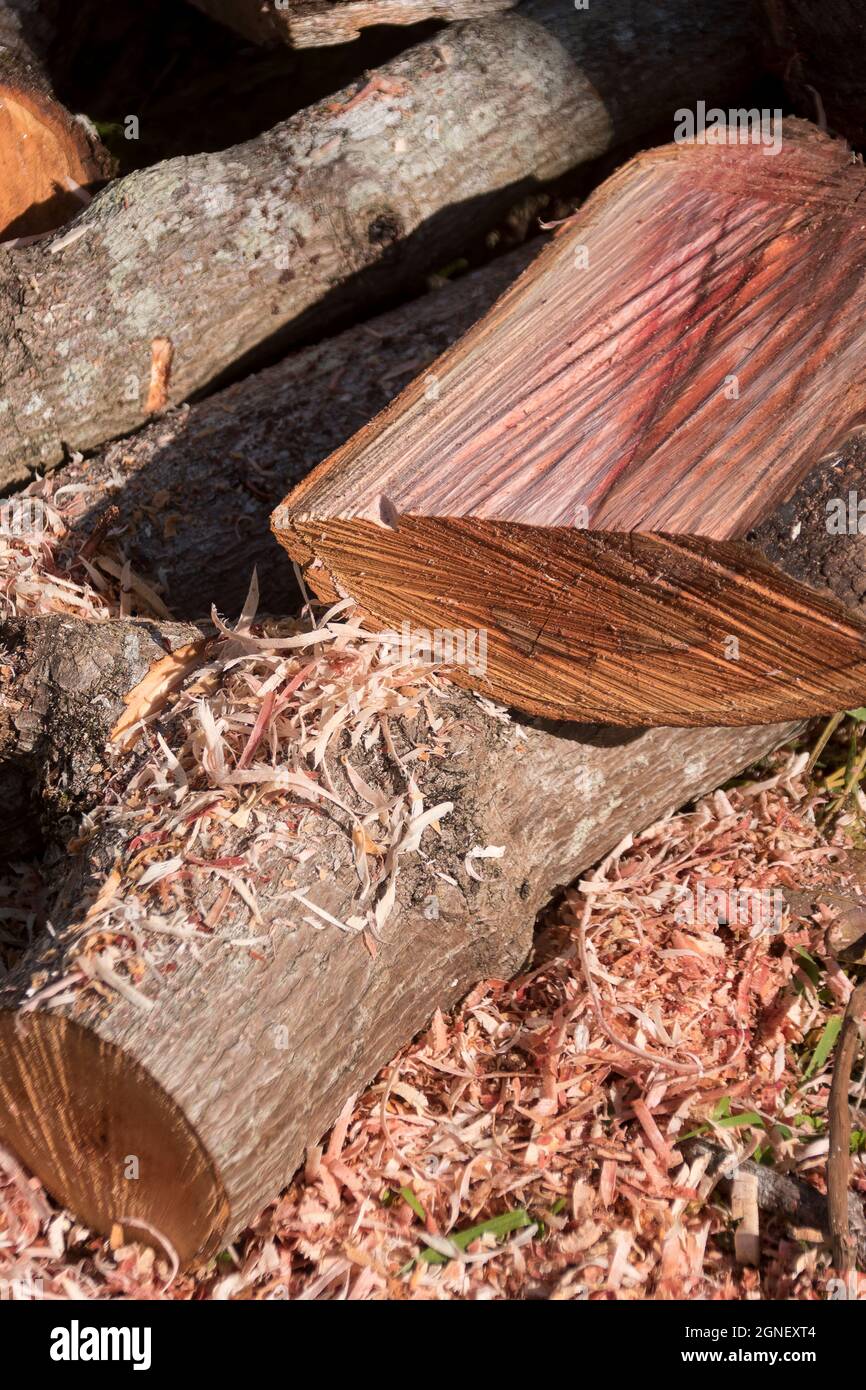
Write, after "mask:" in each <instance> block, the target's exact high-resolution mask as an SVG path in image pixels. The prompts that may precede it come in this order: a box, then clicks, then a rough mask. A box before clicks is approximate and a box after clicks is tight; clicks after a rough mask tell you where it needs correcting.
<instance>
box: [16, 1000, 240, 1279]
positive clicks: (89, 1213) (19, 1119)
mask: <svg viewBox="0 0 866 1390" xmlns="http://www.w3.org/2000/svg"><path fill="white" fill-rule="evenodd" d="M0 1053H2V1055H3V1059H4V1060H3V1066H2V1068H0V1102H2V1106H0V1108H2V1110H3V1112H4V1126H3V1137H4V1142H8V1144H9V1145H10V1147H11V1148H12V1149H13V1150H14V1151H15V1153H16V1154H17V1156H18V1157H19V1158H20V1159H21V1161H22V1162H23V1163H24V1164H26V1166H27V1167H28V1168H29V1169H30V1170H31V1171H32V1172H33V1173H35V1174H36V1176H37V1177H38V1178H39V1180H40V1182H42V1183H43V1184H44V1186H45V1187H46V1189H47V1190H48V1191H49V1192H51V1193H52V1194H53V1195H54V1196H55V1197H56V1198H57V1200H58V1201H59V1202H61V1203H62V1204H63V1205H64V1206H65V1207H68V1208H69V1209H70V1210H72V1211H74V1212H75V1213H76V1214H77V1216H78V1217H79V1218H80V1219H81V1220H82V1221H83V1222H84V1223H85V1224H86V1225H88V1226H90V1227H92V1229H93V1230H95V1231H98V1232H100V1233H101V1234H103V1235H108V1234H110V1232H111V1230H112V1228H113V1227H114V1226H115V1225H120V1226H121V1227H122V1228H123V1231H124V1235H125V1237H126V1238H128V1239H132V1238H136V1237H141V1238H142V1239H144V1240H146V1241H147V1242H148V1243H151V1244H162V1245H164V1247H165V1249H166V1252H167V1253H168V1254H169V1255H171V1254H172V1253H174V1254H175V1255H176V1256H177V1258H178V1259H179V1260H180V1261H181V1263H186V1262H188V1261H189V1260H191V1259H193V1258H194V1257H196V1256H207V1255H211V1254H213V1253H214V1252H215V1251H216V1249H217V1248H218V1245H219V1239H220V1235H221V1233H222V1231H223V1230H224V1229H225V1227H226V1223H227V1219H228V1204H227V1201H226V1198H225V1195H224V1193H223V1191H222V1188H221V1186H220V1183H219V1180H218V1178H217V1176H216V1174H215V1171H214V1168H213V1165H212V1164H211V1162H210V1159H209V1157H208V1155H207V1153H206V1152H205V1150H204V1148H203V1147H202V1145H201V1143H200V1141H199V1139H198V1137H197V1135H196V1134H195V1132H194V1130H193V1128H192V1126H191V1125H190V1123H189V1121H188V1119H187V1118H186V1116H185V1115H184V1113H183V1111H182V1110H181V1109H180V1107H178V1106H177V1105H175V1103H174V1102H173V1101H172V1100H171V1099H170V1098H169V1097H168V1096H167V1095H166V1093H165V1091H164V1090H163V1089H162V1088H161V1086H159V1084H158V1083H157V1082H156V1081H155V1080H154V1078H153V1077H152V1076H150V1075H149V1074H148V1073H147V1071H145V1069H144V1068H143V1067H141V1066H140V1065H139V1064H138V1063H137V1062H136V1061H135V1060H134V1058H132V1057H130V1056H129V1055H128V1054H127V1053H125V1052H124V1051H122V1050H121V1049H120V1048H118V1047H115V1046H113V1045H112V1044H110V1043H108V1042H106V1041H105V1040H104V1039H101V1038H100V1037H98V1035H97V1034H96V1033H95V1032H93V1031H91V1030H89V1029H86V1028H82V1027H79V1026H78V1025H77V1024H76V1023H74V1022H72V1021H71V1020H69V1019H67V1018H64V1017H62V1016H61V1015H60V1014H56V1013H49V1012H44V1011H40V1012H34V1013H32V1014H27V1013H17V1012H12V1011H9V1010H2V1011H0Z"/></svg>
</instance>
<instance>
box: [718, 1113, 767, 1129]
mask: <svg viewBox="0 0 866 1390" xmlns="http://www.w3.org/2000/svg"><path fill="white" fill-rule="evenodd" d="M713 1124H714V1125H718V1126H719V1129H740V1128H742V1127H743V1126H744V1125H754V1126H755V1128H756V1129H765V1128H766V1126H765V1124H764V1118H763V1116H762V1115H759V1114H758V1112H757V1110H742V1111H741V1112H740V1114H739V1115H723V1116H722V1118H721V1119H720V1120H713Z"/></svg>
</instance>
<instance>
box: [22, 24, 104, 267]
mask: <svg viewBox="0 0 866 1390" xmlns="http://www.w3.org/2000/svg"><path fill="white" fill-rule="evenodd" d="M46 39H47V33H46V32H45V28H44V24H43V22H42V20H41V16H40V13H39V7H38V5H35V4H33V3H28V0H17V3H16V0H7V3H4V4H0V241H4V240H5V241H8V240H9V239H10V238H14V237H19V236H34V235H37V234H39V233H42V232H48V231H51V230H52V229H53V228H55V227H60V226H62V224H63V223H64V222H68V221H69V219H70V218H72V217H74V216H75V214H76V213H78V212H80V211H81V207H82V201H84V202H86V201H87V190H88V189H89V188H91V187H92V186H93V185H95V184H97V183H100V182H104V180H105V179H107V178H108V177H109V174H110V170H111V161H110V158H109V156H108V154H107V152H106V151H105V149H104V148H103V147H102V145H101V143H100V141H99V138H98V136H97V135H96V132H95V131H94V130H93V129H92V128H91V127H90V126H89V125H88V124H86V123H85V122H83V121H81V120H78V119H76V118H75V117H73V116H71V115H70V113H69V112H68V111H67V110H66V108H65V107H64V106H63V105H62V104H61V103H60V102H59V101H58V100H57V97H56V96H55V95H54V92H53V91H52V89H51V83H50V81H49V79H48V77H47V75H46V72H45V69H44V67H43V65H42V62H41V61H40V56H39V49H40V47H41V44H40V42H39V41H40V40H41V41H42V43H44V42H45V41H46Z"/></svg>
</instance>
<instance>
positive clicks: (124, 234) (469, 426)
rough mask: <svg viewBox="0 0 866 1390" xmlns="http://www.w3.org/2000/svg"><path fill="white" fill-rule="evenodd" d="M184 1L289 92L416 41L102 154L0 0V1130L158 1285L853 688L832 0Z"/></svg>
mask: <svg viewBox="0 0 866 1390" xmlns="http://www.w3.org/2000/svg"><path fill="white" fill-rule="evenodd" d="M194 3H195V5H196V8H197V10H198V11H203V12H204V13H205V15H206V16H207V18H201V19H200V22H201V24H202V25H209V24H212V23H213V24H219V25H225V26H228V27H229V29H230V32H231V33H232V34H236V36H237V38H236V41H237V43H238V44H248V43H249V42H250V41H252V42H253V43H255V44H262V45H273V44H288V45H291V46H292V48H293V50H297V61H298V63H299V64H303V63H304V62H305V61H310V62H312V61H314V57H313V58H310V57H309V55H308V54H307V49H308V48H309V49H310V52H311V53H312V54H313V55H315V54H316V53H317V52H318V51H319V48H320V47H321V46H329V45H336V44H341V43H346V42H348V41H351V40H354V39H355V38H356V37H357V35H358V34H359V33H360V32H361V31H362V30H364V31H365V38H364V40H363V41H364V42H366V39H367V37H368V35H369V34H370V33H372V34H373V36H374V38H373V41H374V42H375V35H376V33H378V32H380V31H379V30H378V29H377V28H376V26H383V25H388V26H397V25H400V26H406V27H404V28H403V30H402V32H403V34H404V37H405V45H404V46H403V47H402V49H400V48H399V45H398V50H399V51H398V52H397V56H396V57H390V58H389V59H388V60H387V61H383V62H382V63H381V64H380V65H378V66H375V67H373V68H367V69H366V70H364V71H363V72H359V73H358V74H357V77H356V79H355V80H353V81H352V82H351V83H350V84H349V85H348V86H347V87H345V88H344V89H342V90H337V91H334V92H331V93H329V94H328V95H327V96H326V97H324V98H323V99H322V100H320V101H318V102H317V103H316V104H314V105H312V106H309V107H305V108H304V109H302V110H299V111H294V112H290V113H289V114H287V116H286V118H285V119H284V120H283V121H281V123H280V124H278V125H277V126H276V127H275V128H270V129H267V130H263V131H262V132H261V133H260V134H259V135H257V136H256V138H254V139H252V140H247V141H245V142H244V143H241V144H238V145H237V146H235V147H233V148H229V149H225V150H223V151H220V152H214V151H205V152H201V153H197V154H194V155H190V156H187V157H185V158H183V159H172V160H166V161H164V162H162V163H157V164H154V165H152V166H149V167H145V168H142V169H137V170H135V171H134V172H131V173H128V174H126V175H125V176H122V177H121V176H118V175H117V174H116V172H115V167H114V164H113V160H112V157H111V156H109V154H108V153H107V152H106V150H105V149H104V147H103V145H102V143H101V140H100V137H99V134H98V132H97V130H96V129H95V128H94V126H93V125H92V123H91V122H90V121H89V120H88V119H87V118H86V117H84V116H81V115H78V114H76V113H74V112H70V111H69V110H68V109H67V106H66V104H65V103H64V101H63V98H64V95H65V93H64V90H63V83H62V82H58V81H57V80H56V79H55V66H54V65H55V64H56V61H57V59H56V55H57V53H58V51H59V50H62V48H63V45H64V42H65V39H66V37H67V36H66V34H65V30H64V24H66V23H68V22H69V19H68V15H67V16H66V17H65V16H64V10H63V7H62V6H57V5H54V4H50V3H46V4H44V5H40V4H39V3H38V0H17V3H12V0H10V2H9V3H7V4H5V5H3V6H2V7H0V24H2V26H3V27H2V38H3V48H2V51H0V87H2V93H0V98H2V99H0V222H2V237H3V246H2V249H0V325H2V334H3V383H2V388H0V482H2V485H3V489H4V492H5V494H6V498H5V502H4V504H3V512H2V521H3V525H2V528H0V532H2V534H0V570H2V575H3V597H4V600H5V602H4V604H3V608H2V612H0V626H2V644H3V661H2V666H0V687H2V704H0V751H2V761H0V786H2V792H3V796H2V806H0V817H2V824H3V827H4V830H5V846H6V858H7V859H13V860H20V859H22V858H23V857H25V856H30V857H31V858H38V860H39V863H40V865H41V869H42V872H43V874H44V881H45V884H46V893H45V904H44V908H43V918H44V921H45V922H46V923H48V922H50V930H48V929H46V930H45V931H43V932H42V933H41V934H40V933H39V932H35V933H33V934H32V940H30V941H29V942H28V944H27V946H26V949H20V950H9V952H8V957H7V959H6V966H7V968H6V970H5V973H4V974H2V975H0V991H2V992H0V1047H2V1056H0V1139H2V1142H3V1143H4V1144H7V1145H8V1146H9V1147H10V1148H11V1149H13V1150H14V1151H15V1152H16V1153H17V1154H18V1156H19V1157H20V1159H21V1160H22V1161H23V1163H24V1164H25V1165H26V1166H27V1167H28V1168H30V1169H31V1170H32V1171H33V1172H35V1173H36V1174H37V1175H38V1176H39V1177H40V1178H41V1179H42V1181H43V1182H44V1183H45V1184H46V1186H47V1187H48V1188H49V1190H50V1191H51V1192H52V1193H53V1194H54V1195H56V1196H57V1197H58V1198H59V1199H60V1200H61V1201H63V1202H64V1203H66V1204H67V1205H69V1206H71V1207H72V1209H73V1210H75V1211H76V1213H78V1214H79V1215H80V1216H81V1217H82V1218H83V1219H85V1220H86V1221H87V1222H89V1223H90V1224H91V1225H92V1226H93V1227H94V1228H96V1229H98V1230H102V1231H110V1230H111V1229H112V1228H113V1227H115V1226H117V1225H121V1226H122V1227H123V1228H124V1229H125V1230H127V1231H129V1232H130V1233H132V1234H137V1235H140V1236H142V1237H143V1238H145V1239H150V1240H154V1241H156V1242H157V1243H160V1242H161V1243H162V1244H163V1245H165V1246H166V1247H167V1248H170V1249H171V1250H173V1251H174V1252H176V1253H177V1256H178V1258H179V1259H180V1260H190V1259H192V1258H193V1257H195V1256H196V1255H199V1254H202V1253H203V1252H212V1251H213V1250H214V1249H216V1248H218V1246H219V1243H220V1242H222V1241H225V1240H226V1239H227V1238H228V1237H229V1236H231V1235H232V1234H234V1233H236V1232H237V1231H239V1230H240V1229H242V1227H243V1226H244V1225H245V1224H246V1223H247V1222H248V1221H250V1220H251V1219H252V1218H253V1217H254V1215H255V1213H256V1212H257V1210H258V1209H259V1208H260V1207H261V1206H262V1204H263V1203H265V1202H266V1201H268V1200H269V1199H270V1198H272V1197H273V1196H275V1195H276V1193H277V1192H278V1191H279V1190H280V1188H281V1186H282V1185H284V1184H285V1183H286V1181H287V1180H288V1179H289V1178H290V1176H291V1174H292V1173H293V1171H294V1170H295V1168H296V1167H297V1165H298V1163H299V1162H300V1161H301V1160H302V1158H303V1153H304V1150H305V1148H306V1146H307V1145H309V1144H310V1143H313V1142H315V1141H317V1140H318V1138H319V1137H320V1136H321V1134H322V1133H323V1132H324V1131H325V1130H326V1129H327V1127H328V1125H329V1124H331V1123H332V1122H333V1120H334V1118H335V1117H336V1116H337V1115H338V1114H339V1112H340V1111H341V1109H342V1108H343V1106H344V1105H345V1103H346V1100H347V1097H348V1096H350V1095H351V1094H352V1093H353V1092H355V1091H356V1090H357V1089H358V1088H359V1087H360V1086H361V1085H362V1084H364V1082H365V1081H367V1080H368V1079H369V1078H370V1077H371V1076H372V1075H373V1074H375V1072H376V1071H377V1069H379V1068H380V1067H381V1066H382V1065H383V1064H384V1063H385V1062H387V1061H388V1059H389V1058H390V1057H391V1056H392V1055H393V1054H394V1052H395V1050H396V1049H397V1048H398V1047H399V1046H400V1045H401V1044H402V1043H403V1042H405V1041H406V1039H407V1038H408V1037H410V1036H411V1035H412V1034H413V1033H414V1032H416V1031H417V1030H418V1029H419V1028H421V1027H422V1026H423V1025H424V1024H425V1023H426V1021H427V1020H428V1019H429V1018H430V1016H431V1014H432V1013H433V1011H434V1010H435V1009H436V1008H437V1007H447V1006H449V1005H450V1004H452V1003H453V1002H454V1001H455V1000H456V999H458V998H460V997H461V995H462V994H465V992H466V991H467V990H468V989H469V988H470V987H471V985H472V984H473V983H475V982H476V981H477V980H478V979H480V978H486V977H491V976H500V977H502V976H507V975H509V974H511V973H513V972H514V971H515V970H516V969H517V968H518V967H519V966H520V964H521V963H522V961H523V960H524V959H525V957H526V953H527V950H528V948H529V944H530V941H531V934H532V927H533V922H534V920H535V918H536V915H537V913H538V911H539V910H540V908H541V907H542V906H543V905H544V904H545V902H547V901H548V900H549V898H550V897H551V895H552V894H553V893H554V892H555V891H556V890H557V889H558V888H560V887H562V886H564V885H566V884H568V883H569V882H570V881H571V880H573V879H574V878H575V877H576V876H577V875H578V874H579V873H580V872H581V871H582V870H584V869H585V868H587V867H588V866H590V865H592V864H593V863H595V862H596V861H597V860H599V859H600V858H602V857H603V856H604V855H606V854H607V853H608V852H609V851H610V850H611V849H613V848H614V846H616V845H617V844H618V843H620V842H621V841H622V840H623V839H624V838H625V837H627V836H628V835H629V834H631V833H634V832H636V831H638V830H640V829H642V828H644V827H645V826H647V825H648V824H650V823H651V822H652V821H654V820H656V819H657V818H659V817H661V816H663V815H665V814H666V813H668V812H669V811H671V810H673V809H674V808H675V807H677V806H678V805H681V804H683V803H684V802H686V801H688V800H689V799H690V798H692V797H695V796H697V795H700V794H703V793H704V792H706V791H709V790H712V789H713V788H715V787H717V786H719V785H720V784H721V783H722V782H724V781H725V780H726V779H728V778H729V777H731V776H733V775H734V774H736V773H738V772H739V771H741V770H742V769H743V768H744V767H746V766H747V765H749V764H750V763H751V762H753V761H755V760H756V759H757V758H760V757H762V756H763V755H764V754H766V753H768V752H770V751H772V750H773V749H774V748H776V747H778V746H779V745H780V744H782V743H783V742H785V741H786V740H788V739H789V738H790V737H791V736H792V735H793V734H794V733H796V732H797V731H798V730H799V729H800V728H801V727H802V721H803V720H804V719H805V718H806V717H808V716H811V715H815V714H832V713H834V712H835V711H838V710H840V709H845V708H849V707H852V706H855V705H861V704H862V703H863V698H864V694H866V549H864V545H863V541H862V533H863V531H864V529H866V522H864V521H863V515H864V513H866V509H864V510H863V511H862V512H861V508H860V502H859V496H858V494H859V491H860V490H861V489H862V487H863V482H864V472H866V454H864V451H863V446H862V444H861V441H860V438H859V436H858V434H857V429H858V426H860V425H861V424H862V423H863V422H864V420H866V376H864V369H863V360H864V352H863V349H864V339H866V329H864V328H863V323H864V308H866V253H864V250H863V247H864V238H863V226H864V219H866V211H864V209H866V196H864V192H866V170H864V168H863V164H862V159H861V157H860V155H859V153H858V149H857V146H858V142H860V141H862V139H863V130H864V120H866V108H864V103H863V100H862V98H861V96H860V91H861V86H860V82H859V74H856V73H854V71H853V64H854V63H855V62H857V61H859V57H858V49H857V45H856V39H857V38H858V37H859V38H861V39H862V36H863V29H864V21H863V19H862V18H861V17H860V14H859V7H858V6H857V5H856V4H855V3H854V0H833V2H832V3H830V4H829V5H827V6H825V7H823V9H822V17H821V19H820V21H817V20H816V19H815V17H814V15H813V8H812V7H811V6H809V5H807V4H805V3H803V4H800V3H799V0H766V3H765V7H764V8H763V9H762V10H760V11H759V12H758V11H756V12H755V13H753V12H752V11H751V9H750V7H748V6H731V5H728V4H725V3H722V0H705V3H703V4H702V5H700V6H696V5H695V4H694V3H693V0H655V3H653V4H647V3H644V0H606V3H605V4H603V5H596V4H593V5H592V6H585V7H581V6H577V5H574V6H569V5H566V4H563V3H562V0H556V3H554V2H553V0H528V2H527V3H523V4H520V5H519V6H517V7H516V8H511V7H510V5H509V0H333V3H328V4H324V3H322V2H321V0H289V3H288V4H287V5H286V4H273V3H270V2H269V3H261V0H250V2H249V3H247V2H246V0H194ZM82 8H83V9H84V10H86V9H87V6H84V7H82ZM422 21H423V22H424V24H425V27H424V29H423V31H421V32H422V36H421V37H420V38H419V37H418V35H417V34H413V32H412V30H411V28H410V27H408V26H411V25H413V24H419V23H421V22H422ZM77 22H78V23H79V24H80V23H81V22H82V21H81V16H80V15H79V16H78V19H77ZM382 32H384V31H382ZM233 41H234V40H233ZM389 44H390V50H389V51H393V49H394V41H393V35H392V36H391V38H390V39H389ZM848 65H852V66H850V67H849V66H848ZM831 68H832V71H833V80H832V81H831V80H830V79H829V78H828V71H829V70H830V69H831ZM774 71H775V72H776V73H777V74H781V75H782V77H783V78H784V80H785V81H786V82H787V83H788V88H787V93H788V95H787V96H786V98H785V100H786V102H787V103H790V104H789V105H786V107H785V108H784V109H783V108H780V107H778V105H777V104H776V102H775V99H774V102H773V104H772V105H770V106H766V105H765V104H764V98H765V97H766V94H767V92H770V91H772V92H774V93H775V92H776V91H777V90H779V89H778V88H777V87H775V86H773V85H772V84H773V82H774V78H773V76H772V73H773V72H774ZM779 99H781V98H779ZM288 101H289V96H288V95H287V102H288ZM135 119H137V118H135V116H134V113H132V114H131V115H130V116H126V115H125V114H124V115H123V117H122V118H121V120H126V121H127V122H128V123H130V122H131V124H129V132H130V133H133V132H134V129H135V125H134V121H135ZM848 141H850V142H851V143H848ZM575 171H578V181H577V182H575ZM606 175H609V177H605V176H606ZM563 180H571V182H570V183H569V184H568V187H569V188H571V189H574V188H577V187H578V186H580V189H581V192H582V193H588V196H586V197H585V198H582V199H581V206H580V207H579V208H578V210H577V211H576V212H575V213H574V215H573V216H565V215H563V217H562V218H560V217H559V216H558V215H557V214H558V213H559V211H560V208H559V206H558V202H557V200H559V201H560V202H561V200H562V198H563V197H564V196H566V195H564V194H563V192H562V188H563V183H562V181H563ZM545 199H547V200H548V201H547V203H546V206H547V207H549V208H550V209H552V213H553V215H552V216H551V217H550V219H549V221H546V222H543V223H541V225H539V219H538V209H539V208H540V207H542V206H543V205H545V203H544V200H545ZM527 207H529V208H530V209H531V213H530V215H529V217H528V219H527V216H526V215H524V217H523V221H524V225H526V223H527V220H528V221H529V222H530V223H531V230H532V233H533V235H532V236H531V238H530V239H529V240H528V241H527V242H526V244H525V245H521V246H519V247H517V248H514V247H513V246H512V247H511V248H510V249H509V250H508V252H507V254H503V255H497V254H495V252H496V251H497V249H501V247H502V244H503V241H504V238H503V237H502V234H501V229H502V227H503V225H505V224H506V223H508V224H510V225H511V226H514V224H515V221H518V222H519V221H520V215H521V214H520V210H521V209H523V212H524V214H525V210H526V208H527ZM551 222H552V223H555V224H556V225H554V226H552V225H551ZM479 238H480V239H481V244H482V245H483V246H484V247H485V251H484V255H483V256H480V257H479V256H476V257H475V259H476V261H477V262H481V263H478V264H476V266H475V268H472V269H470V268H468V267H467V266H466V260H465V252H466V249H467V247H468V246H469V245H470V244H472V245H473V246H475V245H476V244H478V241H479ZM455 266H456V271H455ZM464 269H466V270H467V271H468V273H465V274H462V273H460V272H461V270H464ZM430 285H433V286H435V288H431V289H429V291H428V292H427V293H424V289H425V287H426V286H430ZM310 470H312V471H310ZM864 499H866V493H864ZM269 518H272V520H271V525H272V527H273V533H275V534H273V533H272V531H271V526H269ZM286 551H287V552H288V557H287V556H286V553H285V552H286ZM290 561H291V562H294V568H293V565H292V563H290Z"/></svg>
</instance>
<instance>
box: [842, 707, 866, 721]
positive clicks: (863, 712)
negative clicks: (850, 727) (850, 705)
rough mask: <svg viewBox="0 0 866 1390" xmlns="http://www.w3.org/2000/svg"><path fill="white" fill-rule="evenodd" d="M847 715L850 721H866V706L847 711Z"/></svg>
mask: <svg viewBox="0 0 866 1390" xmlns="http://www.w3.org/2000/svg"><path fill="white" fill-rule="evenodd" d="M845 713H846V714H847V716H848V718H849V719H860V720H866V705H861V706H860V708H859V709H846V711H845Z"/></svg>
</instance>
